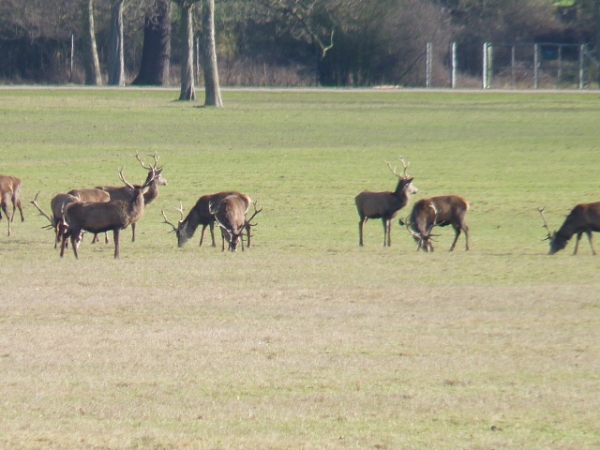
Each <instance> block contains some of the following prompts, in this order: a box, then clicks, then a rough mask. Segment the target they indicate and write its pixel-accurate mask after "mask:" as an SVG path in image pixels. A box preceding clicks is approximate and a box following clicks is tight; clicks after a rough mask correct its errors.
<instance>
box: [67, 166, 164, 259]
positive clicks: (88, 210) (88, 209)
mask: <svg viewBox="0 0 600 450" xmlns="http://www.w3.org/2000/svg"><path fill="white" fill-rule="evenodd" d="M119 178H120V179H121V181H122V182H123V183H124V184H125V185H126V186H128V187H129V188H130V189H131V190H132V192H133V195H132V197H131V198H130V199H129V200H115V201H110V202H108V203H83V202H76V203H71V204H70V205H68V206H67V207H66V209H65V214H64V217H63V223H62V225H61V226H62V227H63V230H62V231H61V234H62V245H61V250H60V256H61V258H62V257H63V255H64V251H65V247H66V243H67V239H68V238H70V239H71V246H72V247H73V252H74V253H75V258H79V255H78V253H77V241H78V239H79V236H80V235H81V233H82V232H83V231H89V232H90V233H105V232H107V231H110V230H112V231H113V240H114V242H115V259H118V258H119V256H120V252H119V232H120V231H121V230H122V229H125V228H127V227H128V226H129V225H132V224H134V223H136V222H137V221H139V220H140V219H141V218H142V216H143V215H144V209H145V202H144V194H145V193H146V191H147V190H148V189H149V186H150V184H152V181H153V177H150V178H149V179H148V180H147V181H146V182H145V183H144V184H143V185H142V186H133V185H131V184H129V183H128V182H127V181H126V180H125V177H124V176H123V169H119Z"/></svg>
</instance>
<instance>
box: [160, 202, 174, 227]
mask: <svg viewBox="0 0 600 450" xmlns="http://www.w3.org/2000/svg"><path fill="white" fill-rule="evenodd" d="M160 212H161V213H162V216H163V217H164V218H165V220H164V221H163V223H166V224H167V225H171V227H173V229H172V230H171V231H170V232H171V233H173V232H175V231H177V227H176V226H175V225H173V224H172V223H171V222H169V219H167V215H166V214H165V210H164V208H160Z"/></svg>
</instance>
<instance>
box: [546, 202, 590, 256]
mask: <svg viewBox="0 0 600 450" xmlns="http://www.w3.org/2000/svg"><path fill="white" fill-rule="evenodd" d="M538 211H539V212H540V214H541V215H542V220H543V221H544V225H542V226H543V227H544V228H546V230H547V231H548V237H547V238H545V239H543V240H544V241H545V240H549V241H550V252H549V253H548V254H549V255H554V254H555V253H556V252H558V251H560V250H562V249H563V248H565V247H566V245H567V242H569V240H570V239H571V238H572V237H573V235H574V234H577V238H576V240H575V250H574V251H573V255H576V254H577V248H578V247H579V240H580V239H581V235H582V234H583V233H585V234H587V237H588V240H589V241H590V247H591V248H592V254H594V255H596V249H595V248H594V240H593V236H592V232H593V231H600V202H596V203H580V204H578V205H575V207H574V208H573V209H572V210H571V212H570V213H569V215H568V216H567V218H566V219H565V221H564V222H563V224H562V226H561V227H560V228H559V230H558V231H554V232H550V228H549V227H548V222H546V217H545V216H544V208H538Z"/></svg>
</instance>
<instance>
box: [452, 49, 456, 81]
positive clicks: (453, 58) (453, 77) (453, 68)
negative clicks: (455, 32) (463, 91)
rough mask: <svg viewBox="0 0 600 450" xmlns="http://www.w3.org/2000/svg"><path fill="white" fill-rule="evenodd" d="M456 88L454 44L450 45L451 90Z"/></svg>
mask: <svg viewBox="0 0 600 450" xmlns="http://www.w3.org/2000/svg"><path fill="white" fill-rule="evenodd" d="M455 88H456V42H453V43H452V89H455Z"/></svg>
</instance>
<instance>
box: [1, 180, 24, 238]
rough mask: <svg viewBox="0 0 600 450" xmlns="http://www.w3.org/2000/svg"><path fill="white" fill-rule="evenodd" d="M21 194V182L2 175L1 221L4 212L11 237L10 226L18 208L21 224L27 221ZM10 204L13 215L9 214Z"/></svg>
mask: <svg viewBox="0 0 600 450" xmlns="http://www.w3.org/2000/svg"><path fill="white" fill-rule="evenodd" d="M20 193H21V180H19V179H18V178H16V177H11V176H8V175H0V220H2V211H4V215H5V216H6V222H7V223H8V235H9V236H10V224H11V222H12V221H13V220H14V219H15V211H16V208H19V212H20V213H21V222H24V221H25V216H23V208H22V207H21V199H20V198H19V194H20ZM9 202H12V205H13V210H12V215H9V214H8V203H9Z"/></svg>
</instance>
